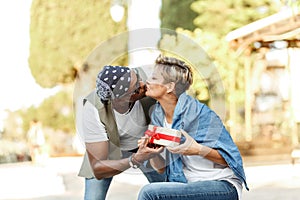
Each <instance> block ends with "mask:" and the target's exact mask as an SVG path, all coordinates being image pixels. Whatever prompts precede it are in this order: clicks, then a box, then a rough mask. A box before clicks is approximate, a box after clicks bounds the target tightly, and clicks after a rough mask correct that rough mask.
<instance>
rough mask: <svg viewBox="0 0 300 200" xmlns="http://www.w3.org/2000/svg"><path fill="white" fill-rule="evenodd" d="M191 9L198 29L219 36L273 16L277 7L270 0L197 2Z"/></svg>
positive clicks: (203, 0)
mask: <svg viewBox="0 0 300 200" xmlns="http://www.w3.org/2000/svg"><path fill="white" fill-rule="evenodd" d="M191 8H192V10H193V11H195V12H196V13H198V14H199V15H198V17H197V18H196V19H195V20H194V23H195V25H196V26H197V27H199V28H200V29H203V30H204V31H208V32H211V33H217V34H219V35H223V36H224V35H226V34H227V33H229V32H230V31H232V30H234V29H237V28H240V27H242V26H244V25H246V24H248V23H251V22H253V21H256V20H258V19H261V18H263V17H266V16H269V15H271V14H273V13H274V12H275V11H276V10H278V5H277V4H275V3H274V1H272V0H215V1H210V0H199V1H195V2H194V3H193V4H192V5H191Z"/></svg>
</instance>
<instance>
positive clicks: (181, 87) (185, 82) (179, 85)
mask: <svg viewBox="0 0 300 200" xmlns="http://www.w3.org/2000/svg"><path fill="white" fill-rule="evenodd" d="M155 63H156V65H155V67H158V68H160V69H161V72H162V76H163V78H164V83H170V82H174V83H175V92H176V96H177V97H178V96H179V95H180V94H182V93H183V92H185V91H186V90H188V89H189V87H190V85H192V83H193V74H192V70H191V67H190V66H189V65H187V64H186V63H185V62H184V61H182V60H179V59H177V58H173V57H166V56H163V55H159V56H158V58H157V59H156V61H155Z"/></svg>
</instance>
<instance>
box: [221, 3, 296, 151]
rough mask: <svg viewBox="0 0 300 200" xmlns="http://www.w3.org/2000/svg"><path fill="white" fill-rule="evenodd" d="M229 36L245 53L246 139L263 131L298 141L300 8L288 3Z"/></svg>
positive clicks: (292, 143)
mask: <svg viewBox="0 0 300 200" xmlns="http://www.w3.org/2000/svg"><path fill="white" fill-rule="evenodd" d="M226 39H227V41H229V44H230V46H231V47H232V48H234V49H235V50H236V52H237V54H238V55H240V56H246V57H247V59H246V62H245V63H244V70H245V94H246V96H245V107H244V110H245V114H244V115H245V116H244V117H245V138H246V140H248V141H252V140H254V139H255V137H256V136H264V137H265V138H267V139H269V140H270V141H278V143H285V144H286V145H288V146H290V147H291V148H292V147H294V146H296V145H297V144H298V143H299V132H300V104H299V102H300V93H299V91H298V87H299V86H298V85H299V82H300V80H299V77H300V67H299V65H300V62H299V61H300V60H299V59H300V13H299V11H298V10H295V9H291V8H285V9H283V10H282V11H280V12H278V13H276V14H274V15H271V16H269V17H266V18H263V19H261V20H258V21H255V22H253V23H251V24H248V25H246V26H244V27H241V28H239V29H237V30H234V31H232V32H230V33H228V35H227V37H226ZM260 138H262V137H260ZM285 139H287V140H285Z"/></svg>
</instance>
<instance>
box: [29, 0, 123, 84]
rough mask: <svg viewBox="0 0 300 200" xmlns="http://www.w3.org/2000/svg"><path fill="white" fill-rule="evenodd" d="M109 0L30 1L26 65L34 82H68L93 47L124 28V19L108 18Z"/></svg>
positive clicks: (72, 78)
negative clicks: (27, 61)
mask: <svg viewBox="0 0 300 200" xmlns="http://www.w3.org/2000/svg"><path fill="white" fill-rule="evenodd" d="M110 2H111V1H110V0H102V1H98V0H90V1H72V0H64V1H61V0H53V1H42V0H33V2H32V7H31V24H30V39H31V43H30V56H29V66H30V69H31V72H32V75H33V76H34V78H35V80H36V81H37V83H38V84H40V85H41V86H42V87H53V86H55V85H58V84H61V83H63V84H64V83H72V82H73V81H74V78H75V76H76V74H77V70H78V69H79V68H80V67H81V65H82V63H83V61H84V59H85V57H86V56H87V55H88V54H89V52H90V51H91V50H92V49H93V48H95V47H96V46H97V45H98V44H99V43H101V42H103V41H105V40H107V39H109V38H110V37H111V36H112V35H115V34H116V33H120V32H123V31H125V29H126V24H125V21H126V20H125V19H123V20H122V21H121V22H120V23H118V24H117V23H115V22H113V21H112V19H111V17H110V13H109V7H110Z"/></svg>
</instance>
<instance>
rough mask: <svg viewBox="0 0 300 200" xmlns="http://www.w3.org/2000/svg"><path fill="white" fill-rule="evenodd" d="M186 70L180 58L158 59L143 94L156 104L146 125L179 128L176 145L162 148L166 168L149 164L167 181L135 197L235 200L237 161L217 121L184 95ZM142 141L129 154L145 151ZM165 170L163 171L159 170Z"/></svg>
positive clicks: (241, 178)
mask: <svg viewBox="0 0 300 200" xmlns="http://www.w3.org/2000/svg"><path fill="white" fill-rule="evenodd" d="M192 81H193V76H192V71H191V69H190V67H189V66H188V65H187V64H186V63H184V62H183V61H181V60H178V59H176V58H171V57H164V56H159V57H158V58H157V60H156V65H155V67H154V71H153V73H152V76H151V77H149V78H148V80H147V92H146V95H147V96H149V97H152V98H154V99H156V100H157V101H158V103H157V104H156V105H155V107H154V110H153V112H152V115H151V119H152V124H154V125H156V126H162V127H167V128H173V129H177V130H181V132H182V134H183V136H184V137H182V138H181V144H180V145H179V146H177V147H166V151H165V157H166V164H165V165H162V163H161V162H159V161H162V160H163V159H162V157H159V156H157V154H156V155H154V156H153V157H152V158H151V159H150V161H151V162H150V163H151V164H152V165H153V167H154V168H155V169H157V170H158V171H159V172H160V173H162V172H164V173H165V174H166V177H167V182H161V183H151V184H148V185H146V186H144V187H143V188H142V190H141V191H140V193H139V199H141V200H142V199H143V200H146V199H151V200H153V199H180V200H185V199H189V200H191V199H214V200H216V199H223V200H227V199H228V200H235V199H236V200H237V199H241V193H242V188H243V186H242V185H243V183H244V184H245V187H246V189H247V190H248V187H247V184H246V178H245V174H244V169H243V163H242V158H241V155H240V152H239V150H238V148H237V146H236V145H235V144H234V142H233V140H232V138H231V136H230V134H229V133H228V131H227V130H226V129H225V127H224V125H223V123H222V121H221V119H220V118H219V117H218V116H217V115H216V114H215V112H213V111H212V110H211V109H210V108H208V107H207V106H205V105H204V104H202V103H201V102H199V101H198V100H196V99H194V98H192V97H191V96H189V95H187V94H186V90H188V89H189V87H190V85H191V84H192ZM147 145H148V138H142V139H141V140H140V141H139V151H138V152H137V154H136V155H134V159H135V160H136V161H137V162H142V161H143V159H142V158H140V156H139V152H143V151H148V150H147V149H148V148H149V147H148V146H147ZM163 166H165V167H163Z"/></svg>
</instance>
